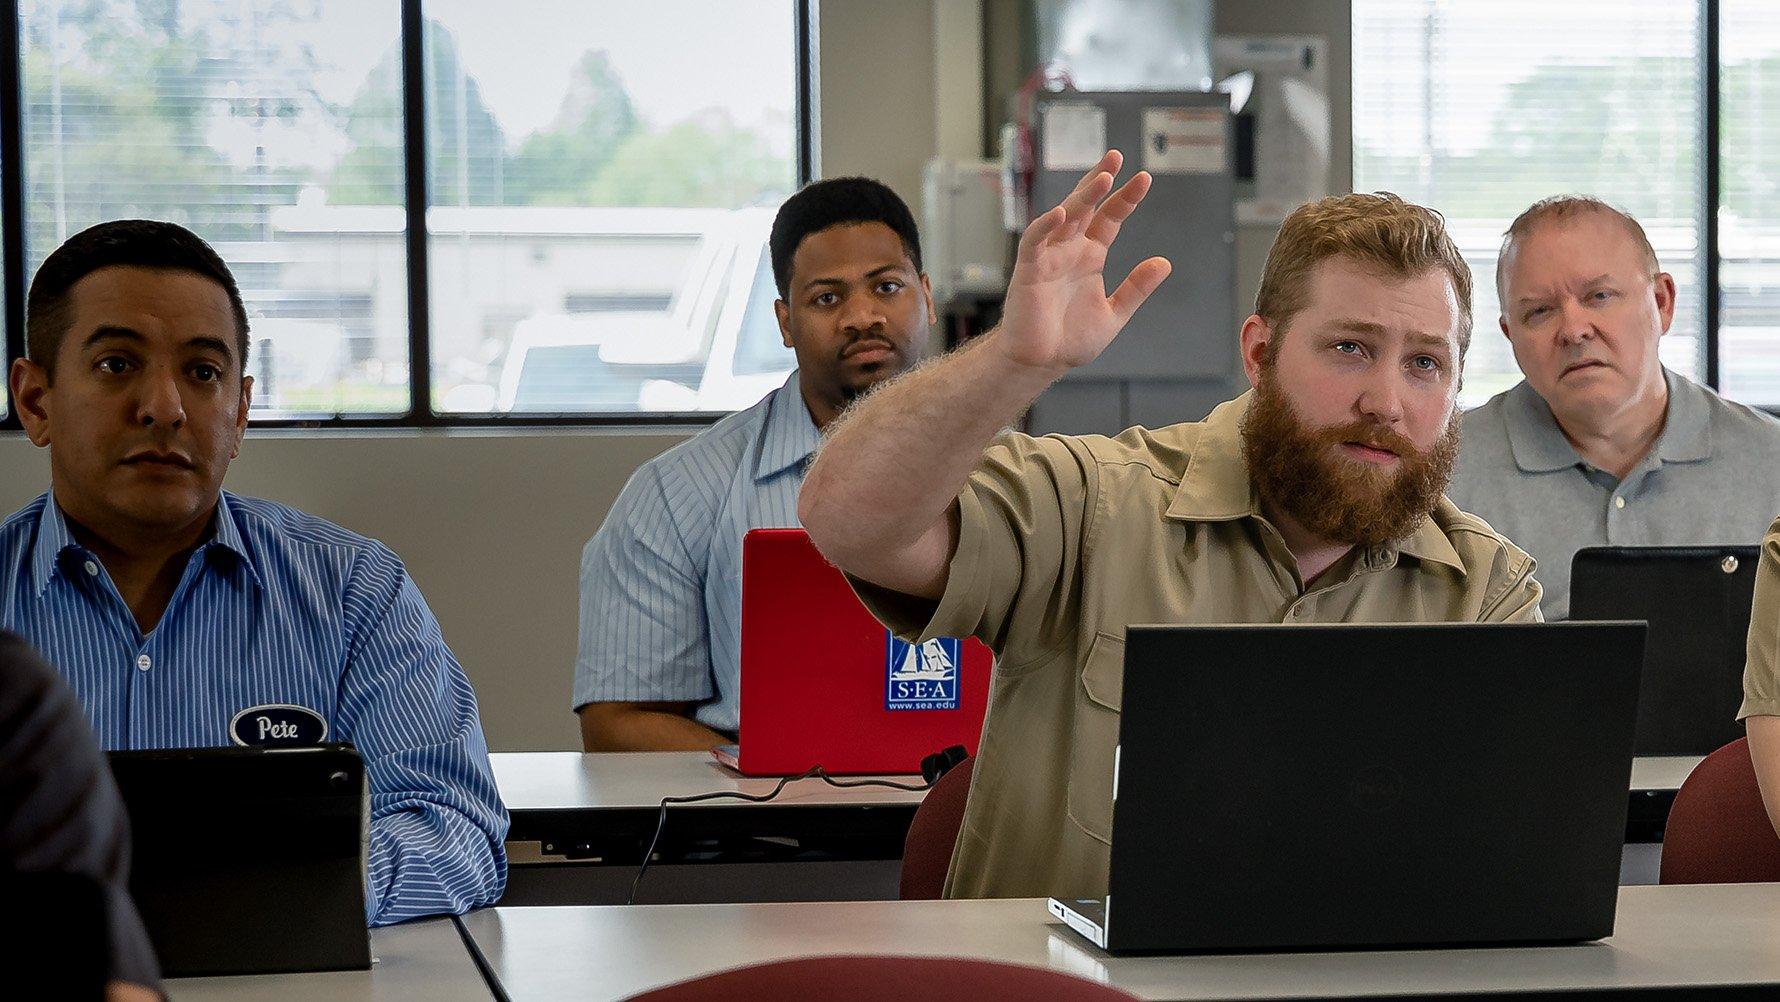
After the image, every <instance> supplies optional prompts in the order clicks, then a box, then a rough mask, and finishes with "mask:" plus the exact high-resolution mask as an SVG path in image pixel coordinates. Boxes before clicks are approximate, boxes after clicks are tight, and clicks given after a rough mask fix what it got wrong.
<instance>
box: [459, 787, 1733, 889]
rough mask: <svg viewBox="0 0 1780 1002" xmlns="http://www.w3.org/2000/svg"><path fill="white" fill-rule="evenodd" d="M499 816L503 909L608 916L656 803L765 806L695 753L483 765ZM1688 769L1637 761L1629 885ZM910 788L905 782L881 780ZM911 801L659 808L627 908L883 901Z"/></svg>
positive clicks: (906, 796) (1655, 842)
mask: <svg viewBox="0 0 1780 1002" xmlns="http://www.w3.org/2000/svg"><path fill="white" fill-rule="evenodd" d="M489 758H490V761H491V762H492V763H493V765H494V773H495V781H496V783H497V784H498V785H499V787H500V791H501V797H502V799H503V800H504V801H505V802H506V804H507V809H508V811H510V812H511V813H512V816H513V827H512V830H511V831H510V832H509V833H508V835H507V851H508V856H509V858H510V860H511V861H512V863H513V867H512V871H511V876H510V878H509V882H508V885H509V886H508V893H507V897H505V898H503V899H502V904H506V905H542V904H565V905H577V904H618V903H621V902H623V901H624V900H625V899H626V897H627V896H628V894H629V893H630V882H631V878H632V877H633V876H634V875H635V870H636V867H637V864H638V863H639V862H640V861H641V859H642V852H643V847H644V846H645V845H647V844H648V841H649V838H650V836H651V835H653V834H654V831H655V825H656V822H657V820H658V818H659V805H660V803H661V798H663V797H679V796H687V795H690V794H698V793H708V792H712V791H717V790H730V791H738V792H743V793H756V794H758V793H765V792H766V791H768V790H771V789H772V787H773V785H774V783H775V782H776V781H775V780H771V779H747V778H744V777H742V776H739V775H737V774H736V773H735V772H733V771H731V770H729V769H726V768H724V767H723V766H720V765H718V764H717V763H716V762H714V761H712V760H711V758H710V756H709V755H707V754H705V753H703V752H648V753H640V754H582V753H579V752H506V753H499V754H495V755H491V756H489ZM1698 762H1699V758H1698V757H1697V756H1677V757H1663V758H1640V759H1638V760H1636V761H1635V762H1634V763H1633V765H1632V782H1631V790H1630V802H1629V805H1628V811H1627V823H1626V842H1627V844H1628V849H1627V862H1626V871H1625V874H1626V875H1625V880H1626V882H1629V883H1639V882H1654V881H1655V879H1656V866H1657V859H1658V853H1659V846H1660V843H1661V842H1662V831H1663V825H1664V823H1665V821H1666V820H1667V818H1668V813H1669V805H1670V804H1671V803H1672V802H1673V801H1674V798H1675V789H1676V788H1677V787H1679V786H1680V785H1681V781H1682V780H1684V779H1686V778H1687V774H1688V773H1689V772H1691V771H1692V770H1693V767H1694V765H1696V764H1697V763H1698ZM887 778H890V779H893V780H895V781H897V782H903V783H917V784H918V783H919V779H918V778H917V777H912V776H895V777H887ZM921 797H922V794H920V793H910V792H904V791H900V790H890V789H884V788H881V787H864V788H859V789H838V788H835V787H832V786H829V785H828V784H826V783H823V782H822V781H820V780H814V779H808V780H801V781H799V782H797V783H794V784H792V785H790V786H789V787H787V788H786V790H785V792H784V793H782V794H780V796H779V798H778V799H777V800H775V801H773V802H771V803H767V804H750V803H747V802H744V801H735V800H719V801H707V802H704V803H699V804H687V805H676V806H673V807H670V808H669V809H668V810H669V818H668V825H667V828H666V830H665V832H664V834H663V837H662V843H661V846H660V849H659V857H658V858H659V860H660V861H659V862H658V863H656V864H654V865H652V866H651V867H650V871H649V874H648V876H646V877H645V878H644V883H643V886H642V889H641V890H640V892H639V894H638V897H637V900H638V901H639V902H653V903H687V902H721V901H788V900H796V901H821V900H871V899H887V898H894V897H896V892H897V881H898V879H899V876H900V872H901V859H902V842H903V838H904V836H905V835H906V834H907V832H908V826H909V821H910V820H911V819H912V818H913V817H914V814H915V808H916V807H917V806H918V805H919V804H920V802H921Z"/></svg>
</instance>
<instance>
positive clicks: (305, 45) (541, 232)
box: [0, 0, 811, 424]
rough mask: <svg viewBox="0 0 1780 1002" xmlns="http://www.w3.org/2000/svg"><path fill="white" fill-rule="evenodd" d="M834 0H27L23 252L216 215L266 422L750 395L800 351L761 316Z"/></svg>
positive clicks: (744, 401) (33, 257) (19, 219)
mask: <svg viewBox="0 0 1780 1002" xmlns="http://www.w3.org/2000/svg"><path fill="white" fill-rule="evenodd" d="M808 6H809V5H808V0H723V2H721V3H716V2H711V0H653V2H650V3H643V4H639V3H635V2H621V0H506V2H502V3H485V2H482V0H183V2H177V3H144V2H141V0H19V4H18V13H19V22H18V24H19V32H20V36H19V52H18V58H19V59H20V60H21V62H20V78H21V86H20V90H21V94H20V95H19V97H20V110H21V114H20V116H19V119H20V125H19V126H18V140H17V142H18V143H19V145H20V147H21V149H22V153H23V157H22V159H23V170H24V175H23V176H24V185H23V189H22V198H20V199H19V201H20V202H21V203H22V204H20V205H17V206H15V205H12V204H4V205H0V210H3V211H0V220H3V221H4V224H5V225H6V226H21V227H22V228H23V237H22V246H23V249H24V253H23V255H22V256H23V258H24V260H23V261H22V262H17V263H15V262H11V261H8V262H6V264H7V265H9V266H12V267H16V268H20V269H22V271H23V274H22V275H20V276H14V278H13V280H14V282H15V284H16V285H22V284H23V283H24V282H28V280H29V276H30V275H31V274H32V273H33V272H34V270H35V268H36V267H37V265H38V264H39V263H41V262H42V260H43V258H44V257H45V256H46V255H47V254H48V253H49V252H50V251H52V250H53V249H54V248H55V247H56V246H57V245H58V244H60V243H61V242H62V241H63V240H64V239H66V238H67V237H68V236H70V235H71V234H73V233H75V232H78V231H79V230H81V229H82V228H84V227H87V226H90V225H92V224H94V223H97V222H100V221H103V220H109V219H116V218H124V217H134V216H146V217H153V218H161V219H171V220H174V221H177V222H180V223H183V224H185V225H187V226H189V227H191V228H192V229H193V230H195V231H196V232H198V233H199V234H200V235H201V236H203V237H205V238H206V239H208V240H209V241H211V242H212V243H213V244H214V245H215V246H216V248H217V250H218V251H219V252H220V253H221V254H222V256H223V257H224V259H225V260H227V261H228V262H229V264H230V266H231V267H232V269H233V270H234V272H235V275H236V278H237V279H238V280H239V282H240V284H241V287H242V293H243V296H244V298H245V299H246V301H247V306H248V311H249V315H250V319H251V327H252V330H253V337H252V346H251V362H250V371H251V372H252V374H253V375H254V376H255V380H256V393H255V401H254V405H255V416H256V418H258V419H261V420H274V421H277V420H285V421H316V420H321V421H337V422H341V423H422V424H424V423H437V422H441V421H446V422H456V421H468V422H473V423H474V422H488V421H496V420H512V419H519V420H551V419H559V420H584V419H594V420H601V419H614V418H615V419H620V420H626V419H628V420H637V419H639V418H640V417H641V416H644V415H648V416H651V417H659V416H660V415H661V414H662V413H664V412H673V413H681V414H684V413H689V412H701V411H721V410H732V409H735V408H738V407H743V406H747V405H748V404H750V403H752V402H753V401H755V400H757V399H759V398H760V396H762V395H763V394H764V393H765V392H766V391H767V390H768V389H770V388H771V387H772V386H776V385H777V384H778V383H779V382H780V381H782V380H783V379H784V377H785V375H786V374H787V373H788V372H789V371H790V370H791V368H792V367H793V364H794V363H793V361H792V359H791V356H790V354H789V352H787V351H785V350H784V349H783V348H782V347H780V346H778V342H777V338H776V333H775V337H774V338H773V339H772V341H771V343H770V344H765V345H764V346H763V345H762V344H760V343H757V342H759V341H760V338H758V337H757V336H755V335H757V333H758V329H759V327H760V326H761V324H762V323H763V322H765V323H771V322H772V297H771V296H770V295H768V296H765V297H764V298H763V296H762V295H760V290H761V288H762V280H761V273H762V269H763V267H764V261H765V255H764V253H763V249H764V242H765V236H766V228H767V225H768V224H769V223H770V219H771V212H772V209H773V207H774V206H776V205H777V204H778V202H779V201H780V200H782V199H783V198H784V197H785V196H786V195H787V194H789V193H790V192H791V191H793V190H795V188H796V187H797V184H798V183H799V181H800V180H801V179H802V178H803V177H804V176H805V175H807V172H808V163H809V153H808V151H809V143H810V142H811V137H810V136H809V135H808V129H807V128H805V127H803V126H801V125H800V122H801V121H802V120H803V118H804V115H803V109H802V108H801V107H800V100H801V98H800V95H802V94H805V93H807V91H808V82H809V68H808V66H807V53H808V49H809V46H808V43H807V38H808V25H809V21H808V18H809V14H808ZM11 57H12V54H11V53H7V52H0V60H3V59H8V58H11ZM414 90H419V91H421V93H420V94H418V95H417V94H415V93H414V92H413V91H414ZM417 98H418V100H417ZM0 107H3V103H0ZM417 109H418V110H419V111H420V120H419V121H415V120H413V119H412V118H411V116H412V115H413V113H414V112H415V111H416V110H417ZM5 167H6V168H7V169H12V168H13V165H12V164H11V163H7V164H5ZM765 288H766V289H768V290H770V288H771V285H770V279H769V280H767V282H766V285H765ZM20 312H21V311H20V310H19V309H18V308H17V306H16V304H14V308H13V309H12V310H10V311H8V312H7V317H8V320H9V323H11V324H17V323H18V322H19V319H20V317H19V314H20ZM13 341H14V342H15V344H16V342H17V338H16V337H15V338H14V339H13ZM14 350H16V347H15V349H14Z"/></svg>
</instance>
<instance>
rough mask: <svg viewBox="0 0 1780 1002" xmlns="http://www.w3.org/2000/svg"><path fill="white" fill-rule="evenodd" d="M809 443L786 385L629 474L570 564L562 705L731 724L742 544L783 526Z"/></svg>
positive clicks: (737, 709)
mask: <svg viewBox="0 0 1780 1002" xmlns="http://www.w3.org/2000/svg"><path fill="white" fill-rule="evenodd" d="M821 441H822V435H821V432H819V431H818V430H817V429H816V422H815V420H814V419H813V418H811V417H810V410H809V408H808V407H807V406H805V404H804V402H803V396H802V395H801V393H800V392H799V391H798V383H797V373H795V372H793V373H792V374H791V377H790V378H789V379H787V380H786V381H785V385H783V386H781V387H780V388H778V389H777V390H774V391H773V392H772V393H770V394H768V395H767V397H766V399H764V400H762V401H761V402H760V403H758V404H755V405H754V406H753V407H750V408H748V409H747V410H745V411H738V412H737V413H735V414H731V415H730V416H729V417H726V418H724V419H723V420H721V421H719V422H717V423H716V424H714V425H712V426H711V427H710V428H708V429H706V430H705V431H704V432H701V433H700V434H698V435H696V436H694V437H693V438H691V439H688V440H687V441H685V442H682V443H681V444H679V445H677V446H675V447H674V448H672V449H669V450H668V451H667V452H664V453H662V454H661V455H659V456H657V457H655V458H654V459H652V460H650V461H649V462H647V463H645V464H643V465H642V466H641V467H639V468H638V469H637V472H636V473H635V474H633V475H632V476H631V478H630V482H629V483H627V484H625V485H624V491H623V492H622V493H621V494H619V495H618V500H617V501H616V502H615V503H613V505H612V510H611V512H610V513H609V514H607V516H606V521H605V524H603V525H601V526H600V529H599V532H597V533H596V534H595V535H594V537H593V539H592V540H591V541H590V542H588V544H587V548H586V549H585V550H584V551H582V554H581V641H580V648H579V651H578V653H577V655H576V658H575V696H574V705H575V707H576V708H580V707H581V706H582V705H584V704H586V703H591V702H625V703H651V702H677V703H680V702H690V703H697V704H698V706H697V708H696V709H695V711H694V718H695V719H697V720H698V721H699V722H700V723H702V724H704V725H705V726H706V727H710V728H713V729H715V730H719V731H731V732H733V731H735V730H737V729H738V728H739V726H740V723H741V705H740V699H741V693H740V691H739V689H740V679H741V639H742V536H743V535H744V534H745V533H746V532H747V531H748V530H749V529H758V528H791V527H795V526H796V525H797V524H798V522H797V491H798V488H799V487H801V486H803V478H804V473H805V471H806V470H807V469H808V468H809V460H810V457H811V456H813V455H814V454H815V452H816V447H817V445H819V444H820V443H821Z"/></svg>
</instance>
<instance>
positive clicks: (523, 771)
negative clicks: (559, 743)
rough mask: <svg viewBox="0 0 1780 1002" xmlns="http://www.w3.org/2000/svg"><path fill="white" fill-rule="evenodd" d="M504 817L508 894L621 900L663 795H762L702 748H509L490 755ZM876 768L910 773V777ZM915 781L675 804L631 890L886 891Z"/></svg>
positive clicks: (800, 895)
mask: <svg viewBox="0 0 1780 1002" xmlns="http://www.w3.org/2000/svg"><path fill="white" fill-rule="evenodd" d="M490 761H491V762H492V763H493V765H494V773H495V782H496V783H497V784H498V785H499V787H500V791H501V798H502V799H503V800H504V801H505V802H506V804H507V809H508V810H509V811H510V812H511V813H512V816H513V827H512V830H511V831H509V832H508V834H507V855H508V859H509V860H510V861H511V862H512V864H513V867H512V870H511V874H510V876H509V879H508V890H507V896H506V897H505V898H504V899H503V902H504V903H506V904H614V903H618V902H622V901H624V900H626V899H627V898H628V896H629V893H630V885H631V879H632V877H633V876H634V875H635V872H636V868H637V866H638V864H639V863H640V862H641V860H642V854H643V848H644V846H646V845H647V844H648V843H649V841H650V838H651V837H652V836H653V835H654V833H655V829H656V825H657V824H658V822H659V821H660V805H661V800H662V798H663V797H685V796H693V795H697V794H701V793H715V792H731V793H747V794H754V795H759V794H764V793H767V792H770V791H771V790H772V788H773V787H774V786H775V785H777V783H778V780H776V779H749V778H746V777H744V776H741V775H739V774H737V773H736V772H734V771H733V770H730V769H727V768H725V767H723V766H721V765H719V764H718V763H717V762H716V761H715V760H713V759H712V758H711V756H710V755H709V754H707V753H705V752H641V753H623V754H600V753H595V754H582V753H579V752H509V753H503V754H496V755H491V756H490ZM859 778H879V779H886V780H889V781H891V782H894V783H899V784H902V785H907V786H919V785H920V784H921V778H920V777H919V776H884V777H853V776H848V777H843V779H844V781H849V782H850V781H853V780H855V779H859ZM922 796H923V794H922V793H921V792H919V791H909V790H896V789H890V788H887V787H881V786H865V787H847V788H842V787H836V786H832V785H830V784H828V783H825V782H823V781H822V780H819V779H805V780H799V781H798V782H795V783H791V784H789V785H788V786H787V787H786V788H785V790H784V791H783V792H782V793H780V795H779V796H778V797H777V798H776V799H774V800H772V801H771V802H769V803H764V804H755V803H749V802H747V801H742V800H735V799H728V798H726V799H722V800H708V801H701V802H699V803H696V804H683V805H674V806H672V807H670V808H669V809H668V814H669V817H668V823H667V827H666V829H665V831H664V834H663V836H662V840H661V843H660V845H659V846H658V855H659V860H658V862H656V863H655V864H652V865H651V867H650V871H649V874H648V876H647V877H646V878H645V880H644V883H643V886H642V889H641V891H640V892H639V895H638V898H637V900H639V901H653V902H687V901H785V900H793V901H796V900H805V901H808V900H847V899H883V898H894V897H895V896H896V894H897V882H898V879H899V877H900V874H901V869H902V843H903V838H904V836H905V835H906V834H907V833H908V827H909V822H910V821H911V820H912V819H913V818H914V816H915V808H916V807H918V806H920V803H921V798H922Z"/></svg>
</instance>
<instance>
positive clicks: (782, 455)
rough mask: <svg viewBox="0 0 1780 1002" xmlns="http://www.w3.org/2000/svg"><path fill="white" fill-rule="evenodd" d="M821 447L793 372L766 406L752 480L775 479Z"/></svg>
mask: <svg viewBox="0 0 1780 1002" xmlns="http://www.w3.org/2000/svg"><path fill="white" fill-rule="evenodd" d="M821 444H822V432H821V431H820V430H819V429H818V428H817V427H816V419H815V418H813V417H811V416H810V408H809V405H807V404H805V403H804V402H803V392H802V391H801V389H800V388H799V386H798V381H797V372H796V371H795V370H794V371H793V372H792V373H791V375H790V376H789V377H788V378H786V380H785V384H784V385H783V386H780V387H779V388H778V389H776V390H774V391H773V395H772V399H771V401H770V402H769V403H768V404H767V410H766V423H765V425H764V426H763V427H762V428H761V433H760V452H759V455H758V456H757V457H756V458H755V461H754V480H755V482H759V481H762V480H767V479H770V478H772V477H775V476H778V475H779V474H781V473H783V472H785V471H786V470H788V469H790V468H792V467H793V466H797V465H799V464H801V463H803V462H804V461H805V460H807V459H809V458H810V457H811V456H813V455H815V454H816V449H817V447H819V446H820V445H821Z"/></svg>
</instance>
